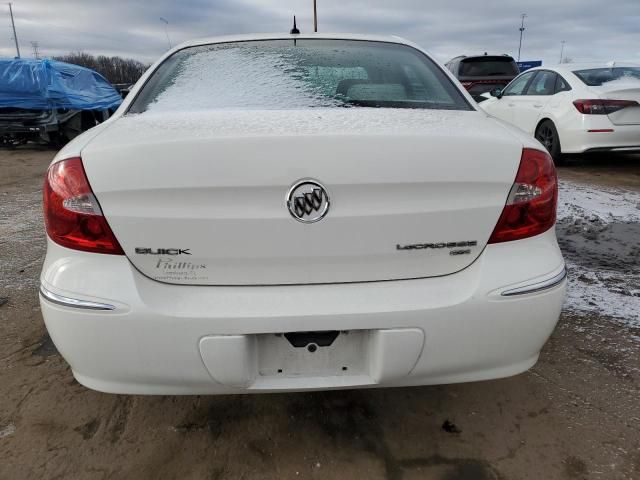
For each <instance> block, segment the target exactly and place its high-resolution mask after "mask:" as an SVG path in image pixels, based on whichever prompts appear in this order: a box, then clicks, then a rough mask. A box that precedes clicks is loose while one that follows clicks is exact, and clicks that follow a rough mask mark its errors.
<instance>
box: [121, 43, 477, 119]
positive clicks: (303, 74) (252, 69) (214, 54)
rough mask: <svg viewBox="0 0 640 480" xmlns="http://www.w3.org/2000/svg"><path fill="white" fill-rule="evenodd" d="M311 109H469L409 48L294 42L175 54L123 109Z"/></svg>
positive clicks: (227, 45) (225, 46) (437, 72)
mask: <svg viewBox="0 0 640 480" xmlns="http://www.w3.org/2000/svg"><path fill="white" fill-rule="evenodd" d="M314 107H319V108H336V107H392V108H432V109H449V110H470V109H471V107H470V106H469V105H468V104H467V103H466V101H465V100H464V98H463V96H462V94H461V93H460V91H459V90H458V89H457V88H456V87H455V86H454V85H453V83H452V82H451V81H450V80H449V79H448V78H447V77H446V76H445V75H444V74H443V73H442V71H441V70H440V69H439V68H438V67H437V66H436V65H435V64H434V63H433V62H431V61H430V60H429V58H428V57H426V56H425V55H423V54H422V53H420V52H418V51H417V50H415V49H413V48H411V47H407V46H404V45H396V44H388V43H382V42H364V41H343V40H305V39H300V40H296V41H293V40H271V41H252V42H237V43H223V44H214V45H206V46H201V47H191V48H187V49H184V50H181V51H179V52H177V53H175V54H174V55H173V56H171V57H170V58H169V59H167V60H166V61H165V62H164V63H163V64H162V65H161V66H160V67H159V68H158V69H157V70H156V71H155V72H154V74H153V75H152V77H151V78H150V80H149V81H148V82H147V84H146V85H145V86H144V88H143V89H142V91H141V93H140V95H139V96H138V98H136V100H135V101H134V103H133V105H132V107H131V109H130V110H129V111H130V112H131V113H140V112H144V111H147V110H149V111H156V112H159V111H201V110H212V109H244V110H248V109H254V110H255V109H304V108H314Z"/></svg>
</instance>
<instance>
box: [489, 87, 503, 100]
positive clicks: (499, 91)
mask: <svg viewBox="0 0 640 480" xmlns="http://www.w3.org/2000/svg"><path fill="white" fill-rule="evenodd" d="M489 93H490V94H491V96H492V97H496V98H497V99H498V100H499V99H501V98H502V89H501V88H494V89H493V90H491V91H490V92H489Z"/></svg>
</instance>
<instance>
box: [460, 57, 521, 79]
mask: <svg viewBox="0 0 640 480" xmlns="http://www.w3.org/2000/svg"><path fill="white" fill-rule="evenodd" d="M518 73H519V72H518V65H517V64H516V62H515V61H514V60H513V58H511V57H491V56H486V57H474V58H467V59H465V60H462V62H461V63H460V76H461V77H508V76H511V77H514V76H516V75H517V74H518Z"/></svg>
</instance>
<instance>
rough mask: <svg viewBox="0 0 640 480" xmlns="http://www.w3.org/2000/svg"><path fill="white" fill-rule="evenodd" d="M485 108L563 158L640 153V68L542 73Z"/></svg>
mask: <svg viewBox="0 0 640 480" xmlns="http://www.w3.org/2000/svg"><path fill="white" fill-rule="evenodd" d="M493 95H494V97H493V98H490V99H489V100H486V101H484V102H482V103H481V104H480V105H481V106H482V108H483V109H484V110H485V111H486V112H488V113H489V114H491V115H493V116H494V117H497V118H499V119H501V120H504V121H506V122H508V123H511V124H513V125H515V126H516V127H518V128H520V129H521V130H524V131H525V132H527V133H529V134H530V135H533V136H535V137H536V138H537V139H538V140H539V141H540V142H541V143H542V144H543V145H544V146H545V147H546V148H547V150H548V151H549V152H550V153H551V156H552V157H553V158H554V159H555V160H556V161H558V160H561V156H562V154H567V153H585V152H597V151H619V152H631V151H640V67H639V66H634V65H631V64H620V63H609V64H606V65H605V64H602V65H595V64H586V65H579V64H566V65H560V66H557V67H539V68H535V69H532V70H527V71H526V72H525V73H523V74H521V75H520V76H518V77H516V78H515V79H514V80H513V81H512V82H511V83H510V84H509V85H508V86H507V87H506V88H505V89H504V90H503V91H501V92H500V91H496V92H494V93H493Z"/></svg>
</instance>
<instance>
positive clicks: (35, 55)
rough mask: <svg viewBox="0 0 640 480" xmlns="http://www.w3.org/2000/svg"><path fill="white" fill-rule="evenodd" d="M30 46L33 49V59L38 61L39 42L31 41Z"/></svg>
mask: <svg viewBox="0 0 640 480" xmlns="http://www.w3.org/2000/svg"><path fill="white" fill-rule="evenodd" d="M31 46H32V47H33V58H35V59H36V60H40V50H39V49H40V42H37V41H33V42H31Z"/></svg>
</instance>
